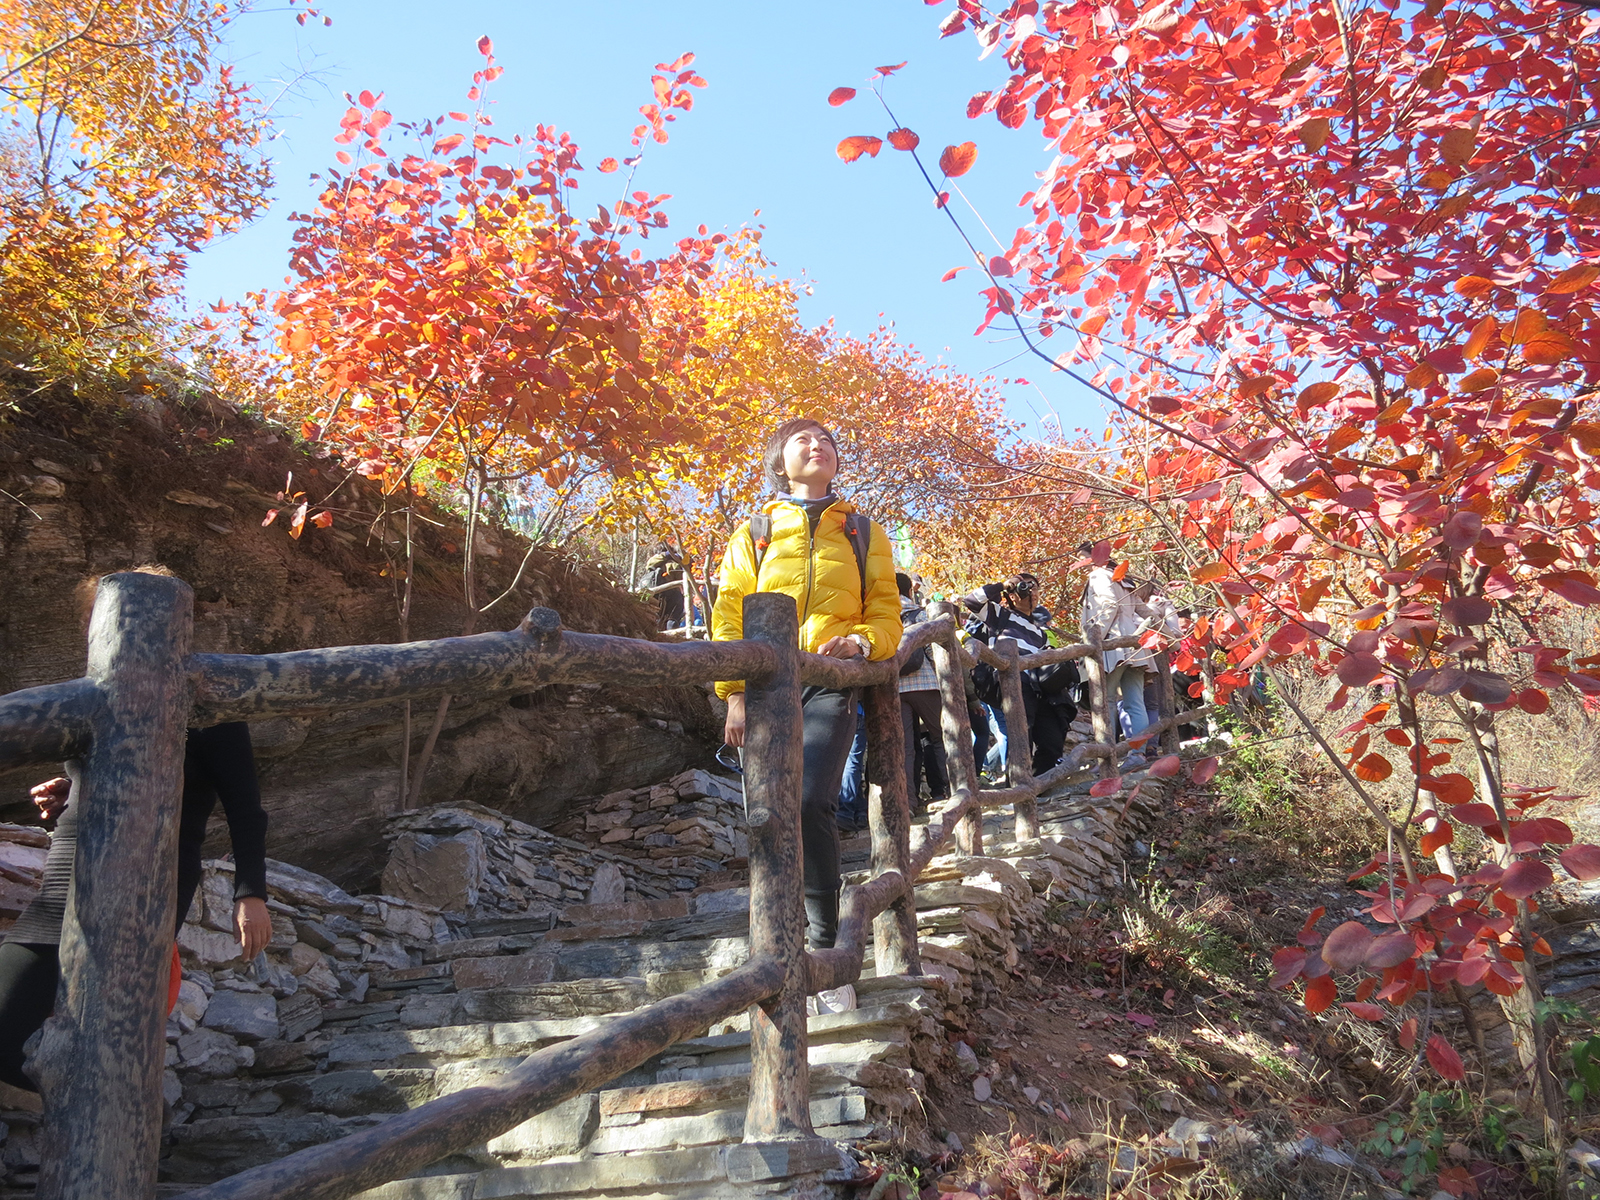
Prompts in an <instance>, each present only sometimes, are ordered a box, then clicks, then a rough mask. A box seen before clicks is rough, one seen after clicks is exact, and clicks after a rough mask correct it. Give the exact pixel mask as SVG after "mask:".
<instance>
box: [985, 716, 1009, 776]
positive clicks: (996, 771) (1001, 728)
mask: <svg viewBox="0 0 1600 1200" xmlns="http://www.w3.org/2000/svg"><path fill="white" fill-rule="evenodd" d="M983 711H984V712H986V713H988V714H989V753H988V755H987V756H985V758H984V760H983V764H982V766H983V770H984V773H985V774H987V775H988V776H989V778H990V779H996V778H998V777H999V776H1000V774H1001V772H1003V771H1004V770H1005V769H1006V742H1007V741H1008V740H1009V739H1008V736H1007V734H1006V714H1005V710H1004V709H1003V708H1001V707H1000V706H999V705H998V704H985V705H984V706H983Z"/></svg>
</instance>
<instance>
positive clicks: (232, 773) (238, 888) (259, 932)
mask: <svg viewBox="0 0 1600 1200" xmlns="http://www.w3.org/2000/svg"><path fill="white" fill-rule="evenodd" d="M189 744H190V749H191V751H192V753H191V754H190V755H189V759H190V761H191V762H193V763H195V764H196V765H197V766H199V767H200V768H201V769H202V770H203V771H204V772H205V774H206V776H207V778H208V779H209V781H210V783H211V785H212V787H213V788H215V789H216V793H217V798H218V799H220V800H221V801H222V812H223V815H224V816H225V817H226V818H227V821H228V838H229V841H230V842H231V843H232V846H233V899H234V913H233V919H234V929H235V932H236V933H237V934H238V935H239V942H240V945H241V947H242V949H243V952H244V957H245V958H254V957H255V956H256V955H257V954H259V953H260V952H261V951H262V950H264V949H266V945H267V942H269V941H270V940H271V939H272V918H271V917H270V916H269V915H268V913H267V811H266V809H264V808H262V807H261V784H260V781H259V780H258V779H257V777H256V759H255V752H254V750H253V749H252V748H251V745H250V726H249V725H247V724H245V723H244V722H243V721H229V722H227V723H225V724H222V725H214V726H212V727H211V728H210V729H200V730H196V731H194V732H193V733H191V734H190V735H189Z"/></svg>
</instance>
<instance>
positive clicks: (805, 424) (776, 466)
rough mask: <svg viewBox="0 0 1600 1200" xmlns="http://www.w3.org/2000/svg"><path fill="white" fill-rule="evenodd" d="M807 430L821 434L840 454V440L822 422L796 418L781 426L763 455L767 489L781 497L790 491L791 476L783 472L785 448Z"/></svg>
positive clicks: (774, 433) (762, 462) (835, 451)
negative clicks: (792, 439) (793, 438)
mask: <svg viewBox="0 0 1600 1200" xmlns="http://www.w3.org/2000/svg"><path fill="white" fill-rule="evenodd" d="M807 429H815V430H817V431H818V432H820V433H821V434H822V436H823V437H825V438H827V439H828V440H829V441H830V442H832V443H833V450H834V453H835V454H837V453H838V452H839V439H838V438H836V437H834V436H833V431H832V430H831V429H829V428H828V427H827V426H826V425H824V424H823V423H822V422H821V421H813V420H812V419H811V418H810V417H794V418H792V419H790V420H788V421H785V422H784V423H783V424H782V425H779V426H778V427H777V428H776V429H774V430H773V431H772V436H771V437H769V438H768V439H767V448H766V451H765V452H764V453H763V454H762V455H761V466H762V468H763V469H764V472H765V474H766V477H767V487H768V488H770V489H771V490H772V491H774V492H777V493H778V494H780V495H785V494H787V493H788V491H789V476H788V475H786V474H785V473H784V470H783V448H784V447H785V446H787V445H788V444H789V439H790V438H792V437H793V436H794V435H795V434H797V433H803V432H804V431H805V430H807Z"/></svg>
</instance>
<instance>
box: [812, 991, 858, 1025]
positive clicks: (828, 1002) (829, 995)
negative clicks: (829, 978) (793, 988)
mask: <svg viewBox="0 0 1600 1200" xmlns="http://www.w3.org/2000/svg"><path fill="white" fill-rule="evenodd" d="M855 1007H856V989H855V988H853V987H851V986H850V985H849V984H848V983H847V984H845V985H844V986H843V987H836V988H824V989H823V990H822V991H820V992H818V993H817V994H816V995H815V996H808V997H807V998H806V1015H807V1016H812V1017H815V1016H821V1015H822V1014H824V1013H844V1012H854V1011H855Z"/></svg>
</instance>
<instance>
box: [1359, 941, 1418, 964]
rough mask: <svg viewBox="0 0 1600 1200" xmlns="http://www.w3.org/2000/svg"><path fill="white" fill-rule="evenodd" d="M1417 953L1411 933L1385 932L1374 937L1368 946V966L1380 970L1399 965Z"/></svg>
mask: <svg viewBox="0 0 1600 1200" xmlns="http://www.w3.org/2000/svg"><path fill="white" fill-rule="evenodd" d="M1416 953H1417V946H1416V943H1415V942H1414V941H1413V940H1412V937H1411V935H1410V934H1409V933H1404V932H1401V933H1385V934H1383V935H1381V936H1379V937H1375V938H1373V939H1372V944H1371V945H1370V946H1369V947H1368V948H1367V958H1366V962H1367V966H1369V967H1372V968H1374V969H1375V970H1379V971H1387V970H1388V969H1389V968H1390V967H1398V966H1399V965H1400V964H1401V963H1403V962H1405V961H1406V960H1407V959H1410V958H1414V957H1415V956H1416Z"/></svg>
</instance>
